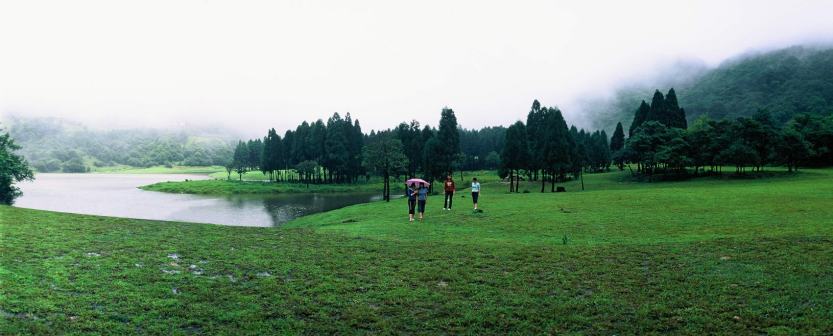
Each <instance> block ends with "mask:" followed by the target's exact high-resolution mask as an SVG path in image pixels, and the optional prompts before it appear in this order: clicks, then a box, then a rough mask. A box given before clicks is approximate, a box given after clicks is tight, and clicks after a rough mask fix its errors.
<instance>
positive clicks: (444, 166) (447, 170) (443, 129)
mask: <svg viewBox="0 0 833 336" xmlns="http://www.w3.org/2000/svg"><path fill="white" fill-rule="evenodd" d="M437 141H438V142H439V145H440V149H439V150H438V151H437V154H438V155H437V157H434V158H433V160H435V161H436V165H437V168H438V169H440V170H441V171H442V174H449V175H450V174H451V173H452V168H453V163H454V161H455V160H456V159H457V154H458V153H460V133H459V131H458V130H457V117H456V116H455V115H454V110H452V109H450V108H447V107H446V108H443V110H442V114H441V117H440V127H439V130H438V131H437ZM436 177H439V178H442V175H440V176H436Z"/></svg>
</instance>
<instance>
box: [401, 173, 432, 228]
mask: <svg viewBox="0 0 833 336" xmlns="http://www.w3.org/2000/svg"><path fill="white" fill-rule="evenodd" d="M405 184H406V185H409V186H411V188H415V192H413V193H412V192H411V188H409V189H408V193H409V194H408V207H409V213H410V218H411V221H413V205H412V203H411V195H414V197H415V198H416V203H417V210H418V211H419V220H420V221H422V220H423V219H424V218H425V203H426V202H427V201H428V185H429V183H428V181H425V180H423V179H418V178H412V179H410V180H407V181H405Z"/></svg>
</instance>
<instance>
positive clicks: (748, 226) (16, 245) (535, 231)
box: [0, 170, 833, 335]
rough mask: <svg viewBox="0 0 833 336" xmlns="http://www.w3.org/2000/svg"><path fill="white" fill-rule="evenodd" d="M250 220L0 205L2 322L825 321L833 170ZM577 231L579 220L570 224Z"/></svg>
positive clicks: (119, 329) (232, 329)
mask: <svg viewBox="0 0 833 336" xmlns="http://www.w3.org/2000/svg"><path fill="white" fill-rule="evenodd" d="M585 185H586V188H587V191H585V192H574V191H576V190H577V185H576V184H575V183H574V182H572V183H570V184H568V185H567V189H568V191H569V192H567V193H558V194H549V193H548V194H539V193H537V192H535V191H537V189H536V188H537V187H538V186H537V185H534V184H531V185H528V186H523V187H522V188H521V189H522V190H523V189H529V190H531V191H533V192H532V193H527V194H524V193H520V194H507V193H506V192H505V191H506V189H507V187H506V186H505V185H502V184H498V183H496V182H492V183H487V184H484V186H483V192H482V196H481V208H482V209H484V212H483V213H478V214H475V213H472V212H471V210H470V199H469V198H468V196H467V197H466V198H463V197H462V196H464V195H465V191H461V192H460V193H458V197H457V198H456V200H455V202H457V203H456V204H455V209H454V210H453V211H443V210H442V209H441V206H442V205H441V204H440V203H441V202H442V199H441V197H432V198H431V199H430V200H429V204H428V211H427V213H426V221H425V222H422V223H408V222H407V214H406V211H405V210H406V206H405V204H404V200H395V201H393V202H391V203H383V202H377V203H371V204H364V205H358V206H352V207H347V208H344V209H340V210H336V211H332V212H328V213H322V214H317V215H311V216H308V217H303V218H301V219H298V220H296V221H293V222H290V223H289V224H288V225H286V226H284V227H282V228H242V227H224V226H216V225H201V224H188V223H173V222H155V221H143V220H131V219H119V218H108V217H96V216H83V215H70V214H61V213H52V212H44V211H35V210H25V209H18V208H10V207H0V240H2V244H0V250H1V251H0V252H2V253H0V317H2V319H0V334H15V333H36V334H55V333H108V334H127V333H153V334H190V333H221V334H269V333H306V334H353V333H374V334H378V333H385V334H387V333H405V334H408V333H410V334H460V333H467V334H513V333H514V334H543V333H552V334H562V333H571V334H772V335H793V334H831V333H833V264H832V263H831V256H833V227H831V226H832V225H833V224H832V223H833V210H831V208H830V205H831V201H833V170H806V171H804V172H802V173H800V174H797V175H779V177H773V178H767V179H742V180H722V179H713V178H706V179H697V180H692V181H686V182H666V183H635V182H631V181H630V179H629V178H627V176H626V174H623V173H609V174H596V175H587V176H586V177H585ZM565 237H566V239H565Z"/></svg>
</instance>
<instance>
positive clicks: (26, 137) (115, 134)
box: [8, 117, 232, 173]
mask: <svg viewBox="0 0 833 336" xmlns="http://www.w3.org/2000/svg"><path fill="white" fill-rule="evenodd" d="M8 130H9V133H10V134H11V136H12V137H14V139H15V140H16V141H17V142H18V144H20V145H21V147H22V149H21V150H20V152H21V153H22V154H23V156H24V157H25V158H26V159H27V161H28V162H29V164H30V165H31V166H32V168H34V169H36V170H37V171H38V172H42V173H49V172H65V173H82V172H87V171H89V170H90V168H91V167H106V166H115V165H127V166H132V167H150V166H161V165H166V166H173V165H183V166H211V165H222V164H223V163H224V162H225V161H226V159H227V158H228V157H229V156H230V155H231V153H232V146H231V145H232V143H231V142H230V141H229V140H230V139H228V138H226V136H225V135H223V136H220V135H218V134H215V133H216V131H213V130H201V131H197V132H199V133H201V134H200V135H197V134H196V133H197V132H194V131H191V132H192V133H186V132H183V131H164V130H146V129H122V130H107V131H104V130H94V129H89V128H87V127H85V126H84V125H81V124H77V123H73V122H69V121H66V120H61V119H53V118H19V117H12V118H10V123H9V128H8Z"/></svg>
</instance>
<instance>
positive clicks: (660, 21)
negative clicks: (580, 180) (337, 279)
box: [0, 0, 833, 134]
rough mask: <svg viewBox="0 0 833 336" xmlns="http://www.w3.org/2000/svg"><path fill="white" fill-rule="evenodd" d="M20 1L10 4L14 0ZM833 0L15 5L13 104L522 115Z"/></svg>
mask: <svg viewBox="0 0 833 336" xmlns="http://www.w3.org/2000/svg"><path fill="white" fill-rule="evenodd" d="M0 1H2V0H0ZM831 13H833V1H779V2H771V3H765V1H691V2H689V3H683V2H679V1H645V2H643V1H609V2H602V1H563V2H559V1H494V2H491V1H482V0H481V1H409V2H405V1H390V0H388V1H263V2H258V1H177V0H164V1H147V0H143V1H130V2H128V1H113V0H107V1H54V2H52V1H32V0H26V1H2V2H0V113H6V114H9V113H15V114H22V115H34V116H60V117H68V118H72V119H78V120H81V121H84V122H87V123H91V124H94V125H98V126H116V127H124V126H130V125H136V126H152V127H159V126H171V125H183V124H189V125H203V124H206V125H208V124H214V125H218V124H222V125H227V126H229V127H233V128H234V129H237V130H244V131H247V130H248V132H252V134H260V133H261V131H262V130H264V129H266V128H267V127H276V128H278V129H279V130H284V129H286V128H287V127H294V126H295V125H296V124H298V123H299V122H300V121H301V120H305V119H306V120H311V119H317V118H326V117H327V116H329V115H331V114H332V113H333V112H340V113H344V112H351V113H352V114H353V116H354V118H358V119H359V120H361V123H362V125H363V127H364V128H365V129H366V130H367V129H368V128H376V129H379V128H388V127H391V126H394V125H395V124H397V123H398V122H400V121H404V120H410V119H417V120H419V121H420V122H422V123H426V122H428V123H430V124H433V125H436V123H437V121H438V119H439V114H440V110H441V108H442V107H443V106H449V107H451V108H453V109H454V110H455V112H456V113H457V118H458V120H459V122H460V123H461V124H462V125H463V126H465V127H469V128H471V127H482V126H487V125H500V124H502V125H508V124H510V123H512V122H514V121H516V120H518V119H521V118H524V117H525V115H526V112H527V111H528V108H529V106H530V104H531V102H532V100H533V99H536V98H537V99H540V100H541V101H542V102H543V103H544V104H545V105H558V106H560V107H562V109H563V110H564V112H565V114H566V115H567V118H568V122H571V121H572V122H577V121H578V122H580V120H581V118H582V116H581V115H579V114H580V113H579V112H577V111H579V109H578V107H576V106H575V101H576V99H577V98H578V97H580V96H586V95H588V94H591V95H592V94H594V93H595V94H602V93H604V92H607V91H608V90H610V89H611V88H612V87H614V85H616V84H617V83H621V82H622V81H624V80H629V79H635V78H640V76H643V75H646V74H648V73H650V71H651V69H656V68H659V67H661V66H663V65H667V64H669V63H672V62H674V61H675V60H678V59H681V58H682V59H689V60H700V61H703V62H705V63H706V64H709V65H716V64H718V63H719V62H721V61H723V60H725V59H726V58H728V57H732V56H735V55H738V54H740V53H744V52H746V51H748V50H761V49H771V48H780V47H786V46H790V45H794V44H800V43H805V42H818V41H821V42H829V41H831V40H833V20H831Z"/></svg>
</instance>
